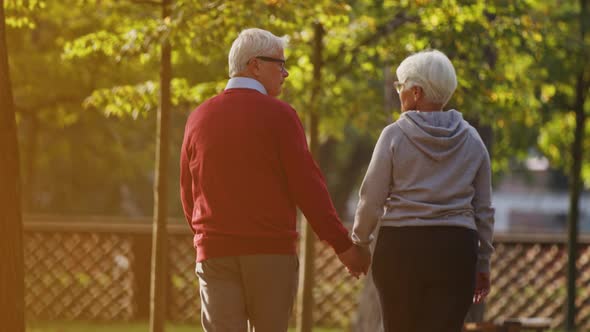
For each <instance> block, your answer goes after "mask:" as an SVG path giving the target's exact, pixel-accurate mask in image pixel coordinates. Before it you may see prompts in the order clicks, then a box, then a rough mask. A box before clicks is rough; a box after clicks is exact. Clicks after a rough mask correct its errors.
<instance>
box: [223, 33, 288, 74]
mask: <svg viewBox="0 0 590 332" xmlns="http://www.w3.org/2000/svg"><path fill="white" fill-rule="evenodd" d="M286 46H287V37H277V36H275V35H273V34H272V33H271V32H269V31H266V30H262V29H256V28H252V29H246V30H242V32H240V34H239V35H238V38H236V40H234V43H233V44H232V46H231V49H230V51H229V57H228V60H229V77H234V76H236V75H237V74H239V73H241V72H243V71H244V70H245V69H246V67H247V64H248V61H250V59H252V58H253V57H256V56H270V53H273V52H276V51H278V50H284V49H285V47H286Z"/></svg>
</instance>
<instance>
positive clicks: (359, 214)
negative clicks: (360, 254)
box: [352, 110, 494, 272]
mask: <svg viewBox="0 0 590 332" xmlns="http://www.w3.org/2000/svg"><path fill="white" fill-rule="evenodd" d="M491 196H492V187H491V168H490V159H489V155H488V151H487V149H486V147H485V145H484V144H483V141H482V140H481V138H480V136H479V134H478V133H477V131H476V130H475V129H474V128H473V127H472V126H470V125H469V123H468V122H467V121H465V120H463V117H462V116H461V113H459V112H458V111H456V110H450V111H446V112H418V111H408V112H404V113H402V115H401V117H400V118H399V120H397V121H396V122H394V123H393V124H391V125H389V126H387V127H386V128H385V129H384V130H383V132H382V133H381V136H380V137H379V140H378V141H377V145H376V146H375V150H374V151H373V157H372V158H371V162H370V164H369V168H368V170H367V174H366V175H365V179H364V180H363V183H362V185H361V189H360V201H359V203H358V207H357V211H356V215H355V220H354V226H353V233H352V240H353V241H354V242H355V243H356V244H359V245H368V244H369V243H370V242H371V241H372V240H373V235H372V233H373V231H374V230H375V228H376V227H377V224H378V223H379V221H381V226H382V227H383V226H387V227H404V226H459V227H465V228H469V229H473V230H476V231H477V233H478V235H479V241H480V246H479V252H478V262H477V270H478V271H480V272H489V269H490V256H491V254H492V252H493V251H494V249H493V247H492V234H493V225H494V209H493V208H492V204H491Z"/></svg>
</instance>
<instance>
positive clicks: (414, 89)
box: [412, 85, 424, 100]
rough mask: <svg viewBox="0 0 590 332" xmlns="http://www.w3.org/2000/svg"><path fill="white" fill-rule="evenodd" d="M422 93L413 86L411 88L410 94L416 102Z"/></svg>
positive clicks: (420, 89)
mask: <svg viewBox="0 0 590 332" xmlns="http://www.w3.org/2000/svg"><path fill="white" fill-rule="evenodd" d="M423 93H424V91H422V88H421V87H419V86H417V85H414V86H413V87H412V94H413V95H414V100H418V99H420V97H422V94H423Z"/></svg>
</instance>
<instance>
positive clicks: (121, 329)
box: [27, 321, 342, 332]
mask: <svg viewBox="0 0 590 332" xmlns="http://www.w3.org/2000/svg"><path fill="white" fill-rule="evenodd" d="M165 330H166V332H203V329H202V328H201V325H200V324H199V323H193V324H170V323H169V324H166V329H165ZM148 331H149V324H148V322H143V321H142V322H106V323H103V322H82V321H72V322H63V321H47V322H27V332H148ZM341 331H342V329H326V328H314V329H313V332H341ZM289 332H295V329H294V328H291V329H289Z"/></svg>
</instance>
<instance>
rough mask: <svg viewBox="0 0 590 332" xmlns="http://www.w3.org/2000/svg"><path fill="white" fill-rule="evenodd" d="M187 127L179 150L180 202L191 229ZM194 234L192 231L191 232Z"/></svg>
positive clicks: (191, 193)
mask: <svg viewBox="0 0 590 332" xmlns="http://www.w3.org/2000/svg"><path fill="white" fill-rule="evenodd" d="M189 137H190V133H189V127H188V126H187V127H186V129H185V133H184V139H183V141H182V148H181V150H180V200H181V202H182V210H183V212H184V217H185V219H186V221H187V222H188V224H189V226H191V229H192V216H193V207H194V199H193V177H192V175H191V170H190V157H191V156H190V153H189V144H190V143H189ZM193 232H194V230H193Z"/></svg>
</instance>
